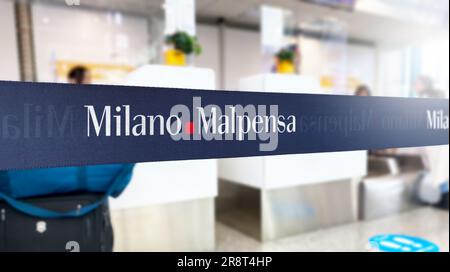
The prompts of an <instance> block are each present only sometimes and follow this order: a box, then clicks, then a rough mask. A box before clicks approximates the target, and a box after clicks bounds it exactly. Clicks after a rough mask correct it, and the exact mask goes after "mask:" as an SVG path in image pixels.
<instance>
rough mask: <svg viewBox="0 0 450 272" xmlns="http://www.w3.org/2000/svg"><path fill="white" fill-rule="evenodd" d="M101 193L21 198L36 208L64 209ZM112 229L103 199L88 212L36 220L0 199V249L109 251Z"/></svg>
mask: <svg viewBox="0 0 450 272" xmlns="http://www.w3.org/2000/svg"><path fill="white" fill-rule="evenodd" d="M102 197H103V195H96V194H78V195H66V196H58V197H44V198H34V199H27V200H25V201H26V202H28V203H31V204H34V205H36V206H38V207H41V208H45V209H48V210H52V211H57V212H67V211H71V210H76V209H79V208H81V207H83V206H86V205H89V204H92V203H94V202H97V201H99V200H100V199H101V198H102ZM112 249H113V229H112V226H111V218H110V213H109V205H108V202H107V201H106V202H105V203H104V204H102V205H101V206H99V207H98V208H97V209H95V210H94V211H92V212H90V213H89V214H87V215H85V216H82V217H77V218H67V219H40V218H36V217H32V216H28V215H26V214H23V213H21V212H19V211H17V210H15V209H14V208H12V207H10V206H9V205H8V204H7V203H5V202H1V201H0V252H110V251H112Z"/></svg>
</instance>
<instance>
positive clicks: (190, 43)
mask: <svg viewBox="0 0 450 272" xmlns="http://www.w3.org/2000/svg"><path fill="white" fill-rule="evenodd" d="M166 44H168V45H170V46H171V47H172V48H171V49H168V50H166V52H165V57H166V64H168V65H177V66H184V65H186V56H188V55H197V56H198V55H200V54H201V52H202V47H201V45H200V43H199V42H198V39H197V37H194V36H191V35H189V34H188V33H186V32H184V31H177V32H175V33H174V34H172V35H169V36H167V37H166Z"/></svg>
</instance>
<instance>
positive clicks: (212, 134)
mask: <svg viewBox="0 0 450 272" xmlns="http://www.w3.org/2000/svg"><path fill="white" fill-rule="evenodd" d="M448 108H449V102H448V100H447V99H418V98H388V97H354V96H336V95H312V94H285V93H259V92H238V91H213V90H188V89H171V88H143V87H128V86H106V85H70V84H52V83H24V82H1V81H0V170H8V169H30V168H42V167H62V166H81V165H96V164H112V163H136V162H151V161H169V160H187V159H209V158H229V157H247V156H261V155H264V156H266V155H281V154H298V153H314V152H334V151H350V150H368V149H380V148H393V147H412V146H427V145H447V144H448V139H449V135H448Z"/></svg>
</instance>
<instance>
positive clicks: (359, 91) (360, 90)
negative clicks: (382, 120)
mask: <svg viewBox="0 0 450 272" xmlns="http://www.w3.org/2000/svg"><path fill="white" fill-rule="evenodd" d="M355 96H372V92H371V91H370V89H369V87H368V86H367V85H359V86H358V87H357V88H356V90H355Z"/></svg>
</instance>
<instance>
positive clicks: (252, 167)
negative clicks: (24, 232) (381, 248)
mask: <svg viewBox="0 0 450 272" xmlns="http://www.w3.org/2000/svg"><path fill="white" fill-rule="evenodd" d="M180 26H181V27H180ZM179 28H183V29H182V30H183V31H179V30H180V29H179ZM0 34H1V37H2V38H1V42H0V59H1V62H0V80H12V81H37V82H60V83H69V82H71V79H72V78H75V80H76V78H77V77H76V75H75V76H74V77H69V74H70V73H71V71H74V68H76V67H83V69H85V70H87V71H89V77H90V78H89V79H90V82H91V83H95V84H111V85H133V86H156V87H177V88H194V89H217V90H232V91H237V90H242V91H262V92H290V93H316V94H340V95H367V96H369V95H370V96H389V97H423V98H447V99H448V97H449V2H448V1H447V0H396V1H388V0H195V1H192V0H178V1H176V0H167V1H163V0H29V1H26V0H0ZM186 40H187V41H189V42H188V44H182V43H183V41H186ZM79 83H82V82H79ZM448 167H449V151H448V145H447V146H435V147H423V148H403V149H389V150H369V151H351V152H335V153H319V154H301V155H288V156H273V157H256V158H239V159H224V160H196V161H177V162H158V163H141V164H138V165H137V166H136V168H135V170H134V175H133V178H132V181H131V183H130V185H129V187H128V188H127V189H126V190H125V192H124V193H123V194H122V195H121V196H120V197H119V198H117V199H111V201H110V206H111V216H112V222H113V227H114V233H115V245H114V250H115V251H204V250H205V251H214V250H218V251H246V250H255V251H260V250H261V251H264V250H269V251H307V250H313V251H367V250H368V249H367V245H368V243H369V239H370V238H371V237H373V236H376V235H382V234H404V235H413V236H419V237H422V238H425V239H428V240H430V241H432V242H434V243H436V244H437V245H438V246H439V247H440V249H441V251H448V250H449V217H448V215H449V213H448V177H449V174H448V173H449V168H448ZM445 195H446V196H445ZM445 197H446V200H445Z"/></svg>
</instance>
